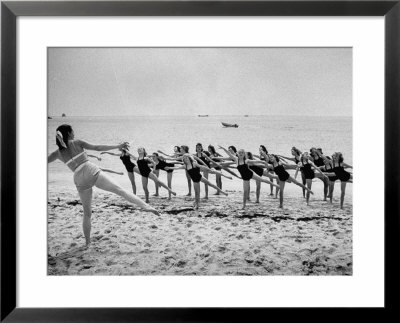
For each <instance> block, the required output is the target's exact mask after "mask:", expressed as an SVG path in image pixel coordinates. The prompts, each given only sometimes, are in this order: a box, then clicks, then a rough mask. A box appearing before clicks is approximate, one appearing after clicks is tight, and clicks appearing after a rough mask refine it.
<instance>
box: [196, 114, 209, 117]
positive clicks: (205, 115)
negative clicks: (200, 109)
mask: <svg viewBox="0 0 400 323" xmlns="http://www.w3.org/2000/svg"><path fill="white" fill-rule="evenodd" d="M198 116H199V117H208V114H199V115H198Z"/></svg>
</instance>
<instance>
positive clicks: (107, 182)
mask: <svg viewBox="0 0 400 323" xmlns="http://www.w3.org/2000/svg"><path fill="white" fill-rule="evenodd" d="M95 186H96V187H98V188H100V189H102V190H105V191H108V192H111V193H114V194H117V195H119V196H121V197H123V198H124V199H126V200H127V201H128V202H130V203H132V204H135V205H137V206H139V207H140V208H141V209H143V210H145V211H148V212H152V213H154V214H157V215H159V213H158V212H157V211H156V210H155V209H154V208H153V207H151V206H150V205H148V204H146V203H145V202H144V201H143V200H141V199H140V198H139V197H137V196H136V195H134V194H132V193H129V192H127V191H125V190H124V189H123V188H121V187H120V186H119V185H117V184H116V183H114V181H113V180H112V179H111V178H109V177H108V176H107V175H105V174H103V173H100V174H99V177H98V178H97V181H96V183H95Z"/></svg>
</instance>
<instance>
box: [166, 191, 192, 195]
mask: <svg viewBox="0 0 400 323" xmlns="http://www.w3.org/2000/svg"><path fill="white" fill-rule="evenodd" d="M171 194H172V195H173V196H176V193H175V192H174V191H171ZM186 196H190V195H186Z"/></svg>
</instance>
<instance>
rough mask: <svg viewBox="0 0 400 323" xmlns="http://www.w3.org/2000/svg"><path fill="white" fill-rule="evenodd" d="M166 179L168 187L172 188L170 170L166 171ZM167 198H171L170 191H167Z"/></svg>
mask: <svg viewBox="0 0 400 323" xmlns="http://www.w3.org/2000/svg"><path fill="white" fill-rule="evenodd" d="M167 181H168V187H169V188H170V189H171V188H172V172H171V173H167ZM168 199H169V200H170V199H171V192H170V191H168Z"/></svg>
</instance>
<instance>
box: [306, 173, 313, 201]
mask: <svg viewBox="0 0 400 323" xmlns="http://www.w3.org/2000/svg"><path fill="white" fill-rule="evenodd" d="M306 183H307V187H308V189H309V190H308V191H307V196H306V201H307V205H310V204H309V202H310V192H311V186H312V179H307V180H306Z"/></svg>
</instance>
